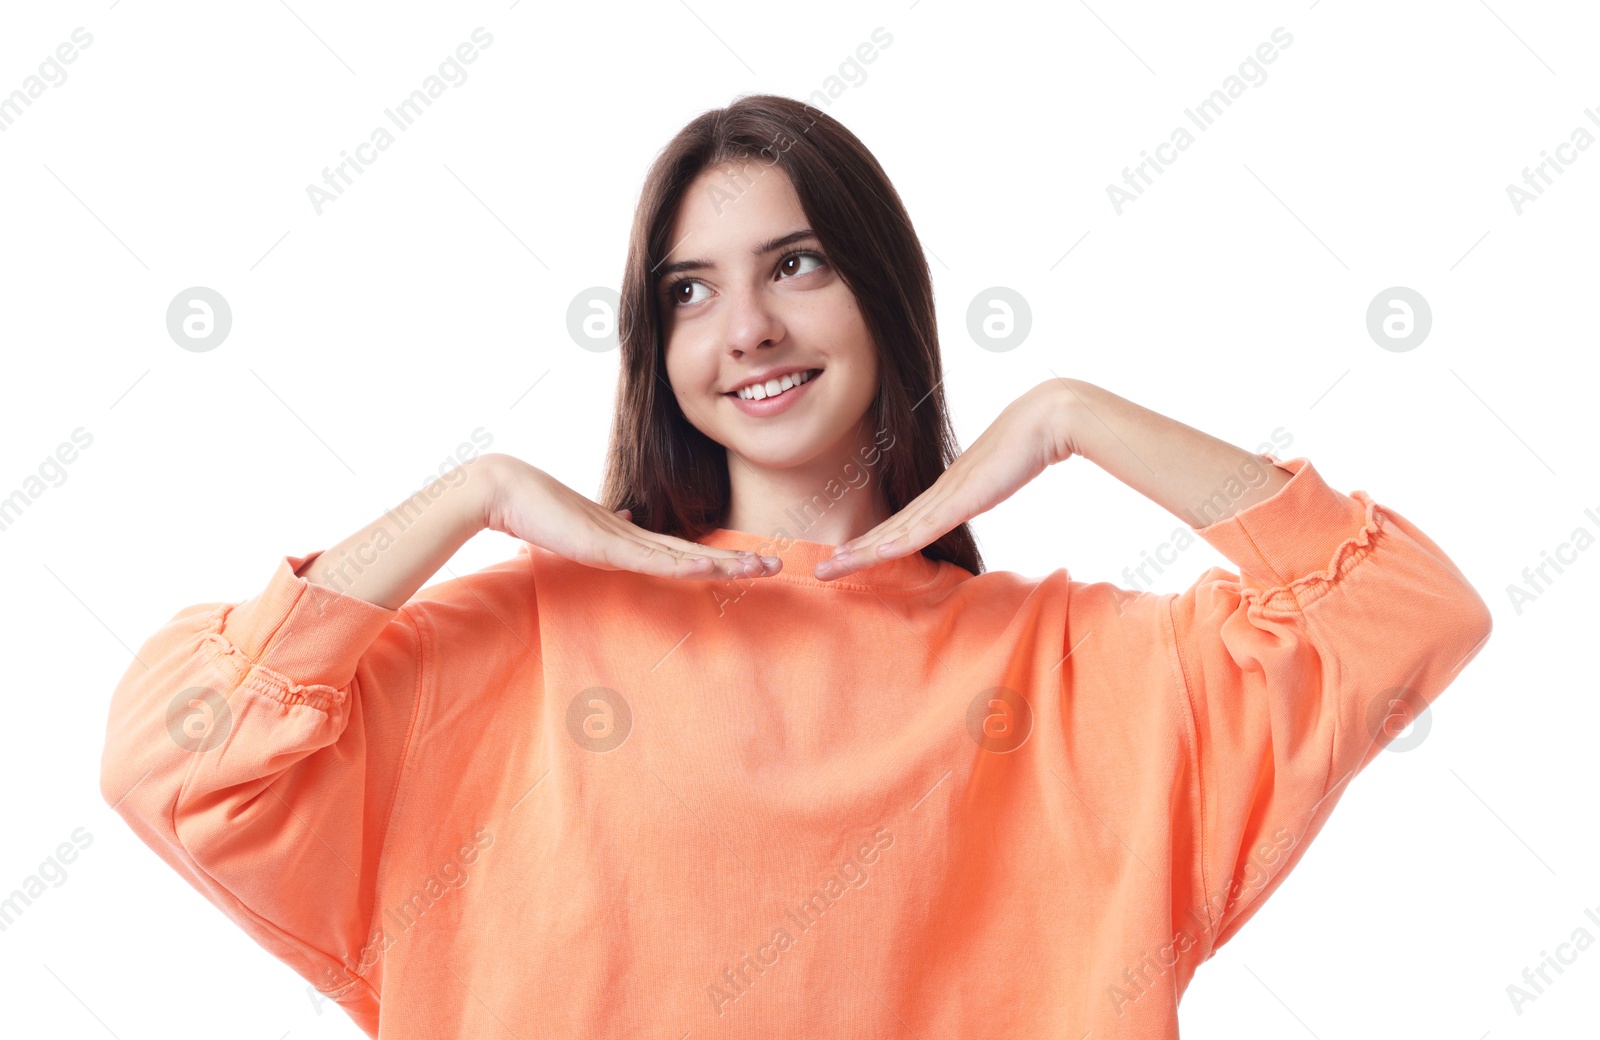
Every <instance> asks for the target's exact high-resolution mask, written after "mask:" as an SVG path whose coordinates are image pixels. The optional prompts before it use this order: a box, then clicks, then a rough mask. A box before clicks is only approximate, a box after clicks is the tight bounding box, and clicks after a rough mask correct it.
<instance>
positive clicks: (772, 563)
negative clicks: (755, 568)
mask: <svg viewBox="0 0 1600 1040" xmlns="http://www.w3.org/2000/svg"><path fill="white" fill-rule="evenodd" d="M761 562H762V563H765V564H766V565H767V566H768V567H776V566H777V565H778V564H779V563H781V562H782V561H781V560H779V559H778V558H777V557H776V556H763V557H761Z"/></svg>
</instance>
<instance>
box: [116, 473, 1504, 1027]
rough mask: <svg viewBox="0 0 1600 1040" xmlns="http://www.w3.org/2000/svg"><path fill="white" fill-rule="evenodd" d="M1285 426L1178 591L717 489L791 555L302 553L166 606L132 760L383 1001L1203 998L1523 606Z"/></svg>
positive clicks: (640, 1018)
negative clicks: (1207, 982) (756, 517)
mask: <svg viewBox="0 0 1600 1040" xmlns="http://www.w3.org/2000/svg"><path fill="white" fill-rule="evenodd" d="M1263 458H1266V459H1269V460H1270V461H1272V462H1273V463H1275V464H1277V465H1279V466H1281V467H1282V468H1283V469H1285V470H1287V471H1289V472H1290V473H1292V474H1294V476H1293V478H1292V479H1291V480H1290V481H1289V482H1288V483H1287V484H1286V485H1285V486H1284V487H1282V488H1280V489H1279V490H1278V491H1277V492H1276V493H1275V494H1274V495H1273V496H1272V497H1271V498H1269V499H1266V500H1264V501H1262V502H1258V503H1256V504H1254V505H1252V506H1250V507H1249V508H1247V509H1244V510H1243V511H1241V512H1239V513H1236V514H1235V515H1234V516H1232V517H1230V518H1228V519H1226V520H1223V521H1220V522H1218V523H1214V524H1211V525H1210V526H1208V527H1205V528H1201V529H1199V530H1198V532H1197V533H1198V534H1199V536H1200V537H1201V538H1203V539H1205V540H1206V541H1207V542H1209V543H1210V544H1211V545H1212V546H1214V547H1215V548H1216V549H1217V550H1218V551H1220V552H1221V553H1222V554H1223V555H1224V556H1226V557H1227V558H1228V559H1229V560H1230V561H1232V562H1233V563H1235V564H1236V565H1237V566H1238V573H1233V572H1230V571H1227V570H1224V569H1222V568H1219V567H1213V568H1210V569H1208V570H1206V571H1205V573H1203V574H1201V575H1200V576H1199V578H1198V579H1197V580H1196V581H1195V582H1194V584H1193V585H1192V586H1191V587H1190V588H1188V589H1187V590H1186V591H1184V592H1182V593H1181V594H1180V593H1163V594H1157V593H1150V592H1134V591H1130V590H1124V589H1119V588H1117V587H1116V586H1114V585H1111V584H1108V583H1104V582H1096V583H1084V582H1080V581H1076V580H1073V579H1072V578H1071V577H1070V575H1069V574H1068V572H1067V571H1066V570H1064V569H1059V570H1056V571H1054V572H1052V573H1051V574H1049V575H1048V576H1046V577H1044V578H1042V579H1040V578H1027V577H1023V576H1020V575H1018V574H1016V573H1013V572H1006V571H992V572H989V573H986V574H983V575H980V576H973V575H972V574H970V573H968V572H967V571H964V570H962V569H960V568H959V567H956V566H954V565H952V564H950V563H944V562H938V563H936V562H933V561H930V560H928V559H927V558H926V557H924V556H921V555H920V554H917V555H913V556H910V557H903V558H900V559H895V560H889V561H886V562H884V563H880V564H878V565H876V566H874V567H872V568H870V569H868V570H866V571H861V572H858V573H856V574H854V575H852V576H850V577H849V578H847V579H844V580H841V581H837V582H833V583H824V582H820V581H817V580H816V579H814V578H812V577H811V566H812V564H813V563H814V562H815V561H817V560H819V559H821V558H823V557H824V556H826V555H828V554H829V553H830V552H831V547H830V546H826V545H823V544H820V543H816V542H810V541H804V540H789V541H787V542H786V543H784V542H779V543H775V542H774V541H773V540H772V539H770V538H767V537H764V536H760V535H756V534H752V533H748V532H743V531H734V530H728V529H719V530H717V531H716V532H714V533H713V534H712V535H710V536H709V537H707V538H706V539H703V540H704V541H705V542H706V543H707V544H710V545H715V546H725V547H734V548H740V547H742V548H749V549H755V550H767V551H769V552H770V551H771V549H772V548H773V547H776V549H777V555H779V556H781V557H782V558H783V570H782V571H781V572H780V573H779V574H778V575H776V576H774V577H767V578H759V579H749V580H743V579H741V580H728V581H723V582H707V581H673V580H671V579H663V578H652V577H648V576H645V575H640V574H636V573H633V572H630V571H602V570H596V569H593V568H589V567H584V566H581V565H579V564H576V563H573V562H571V561H568V560H566V559H564V558H562V557H560V556H557V555H555V554H553V553H550V552H548V551H546V550H544V549H541V548H538V547H535V546H531V545H529V544H527V543H522V544H521V546H520V548H519V550H518V552H517V554H516V555H515V556H513V557H512V558H510V559H506V560H504V561H501V562H499V563H496V564H494V565H492V566H489V567H486V568H484V569H483V570H481V571H478V572H477V573H474V574H470V575H466V576H464V577H462V578H458V579H454V580H450V581H445V582H442V583H439V584H435V585H432V586H429V587H427V588H425V589H423V590H421V591H419V592H418V593H417V595H416V596H415V597H413V599H412V600H411V601H410V602H408V603H406V604H405V605H404V606H403V607H401V608H399V609H398V610H387V609H384V608H382V607H379V606H376V605H374V604H371V603H368V602H366V601H364V600H360V599H357V598H354V597H351V596H347V595H344V594H341V593H339V592H336V591H333V590H331V589H330V588H328V587H326V586H322V585H317V584H312V583H309V582H307V581H306V580H305V579H303V578H299V577H296V576H295V574H294V572H295V571H296V570H297V569H299V568H301V567H303V566H304V565H305V564H306V563H308V562H309V561H310V560H311V559H312V558H313V557H314V556H316V555H317V554H316V553H313V554H311V555H310V556H306V557H283V558H281V559H280V560H279V561H278V563H277V566H276V569H275V570H274V571H273V574H272V576H271V578H270V580H269V581H268V582H267V585H266V587H265V588H264V589H263V590H262V591H261V592H260V593H259V594H257V595H256V596H254V597H253V598H251V599H248V600H245V601H243V602H239V603H201V604H197V605H195V606H192V607H189V608H187V609H185V610H183V611H181V612H179V613H178V614H177V615H176V616H175V617H174V618H173V619H172V620H171V621H169V622H168V623H167V624H166V625H165V626H164V627H163V628H161V629H160V630H159V631H157V632H156V633H155V634H154V635H153V636H152V637H151V638H150V639H149V640H148V641H147V642H146V643H145V644H144V645H143V647H142V649H141V650H140V651H139V655H138V658H139V660H138V661H137V662H135V663H134V664H133V665H132V666H131V667H130V668H129V669H128V671H127V673H126V674H125V675H124V676H123V678H122V680H121V682H120V684H119V685H118V686H117V688H116V691H115V694H114V696H113V699H112V703H111V712H110V722H109V726H108V728H107V737H106V747H105V754H104V760H103V767H102V779H101V787H102V791H103V794H104V797H105V799H106V800H107V802H108V803H111V804H113V805H114V806H115V808H116V810H117V812H118V813H119V814H120V815H121V816H122V817H123V818H124V819H125V820H126V821H127V822H128V824H129V826H131V827H132V828H133V829H134V831H135V832H136V833H137V834H138V836H139V837H140V839H141V840H143V841H144V842H146V843H147V844H149V845H150V847H151V848H153V849H154V850H155V851H156V852H157V853H158V854H159V855H160V856H161V857H162V858H163V859H165V860H166V861H167V863H169V864H170V865H171V866H172V868H173V869H174V870H177V871H178V872H179V873H180V874H182V875H183V876H184V877H185V878H187V879H188V880H189V882H190V883H192V884H193V885H194V886H195V888H197V889H198V890H199V891H200V892H201V894H202V895H204V896H205V897H206V898H207V899H208V900H210V901H211V902H212V903H214V904H215V905H216V906H217V907H218V908H220V909H221V910H222V912H223V913H225V914H227V915H228V916H229V917H230V918H232V919H233V920H234V921H235V922H236V923H237V924H238V925H239V926H240V927H241V928H243V929H244V930H245V931H246V932H248V933H249V934H250V936H251V937H252V938H254V939H255V940H256V941H257V942H259V943H260V944H261V945H262V946H263V947H265V948H266V949H267V950H269V951H270V952H271V953H272V954H274V955H275V956H277V957H278V958H281V959H282V960H283V961H285V962H286V963H287V964H289V965H290V966H291V967H292V968H293V969H294V970H295V971H296V972H298V973H300V974H301V975H303V976H304V977H305V978H306V979H307V980H309V981H310V982H311V983H312V984H313V985H314V986H315V988H316V989H317V990H318V991H320V992H321V993H323V994H325V995H326V996H327V997H328V998H331V999H332V1000H334V1001H337V1002H338V1004H339V1005H340V1006H341V1007H343V1009H344V1010H345V1011H346V1012H348V1013H349V1015H350V1016H351V1017H352V1018H353V1019H354V1020H355V1021H356V1022H357V1023H358V1024H359V1025H360V1027H361V1028H362V1029H363V1030H365V1031H366V1032H367V1033H368V1034H369V1035H372V1036H377V1037H385V1038H393V1040H412V1038H415V1040H424V1038H426V1040H441V1038H473V1040H480V1038H494V1037H527V1038H532V1037H539V1036H561V1037H579V1036H581V1037H586V1038H602V1037H606V1038H609V1037H629V1038H640V1037H665V1038H672V1040H676V1038H681V1037H685V1036H691V1037H696V1038H711V1037H760V1038H762V1040H773V1038H784V1037H806V1038H815V1037H900V1036H912V1035H915V1036H920V1037H924V1038H928V1040H932V1038H935V1037H977V1036H1006V1037H1043V1036H1061V1037H1072V1038H1077V1037H1081V1036H1084V1035H1085V1034H1086V1033H1088V1032H1090V1031H1092V1033H1093V1036H1094V1037H1095V1038H1096V1040H1109V1038H1113V1037H1139V1038H1146V1040H1148V1038H1175V1037H1177V1035H1178V1031H1177V1006H1178V1000H1179V997H1180V996H1181V995H1182V993H1183V992H1184V989H1185V988H1186V987H1187V986H1188V984H1189V981H1190V979H1191V978H1192V976H1193V974H1194V971H1195V969H1196V968H1197V967H1198V966H1199V965H1200V964H1201V963H1202V962H1203V961H1205V960H1206V959H1207V958H1208V957H1210V956H1211V955H1212V954H1213V953H1214V952H1215V951H1216V950H1217V948H1218V947H1219V946H1221V945H1222V944H1223V943H1224V942H1226V941H1227V940H1228V939H1229V938H1230V937H1231V936H1232V935H1233V934H1234V933H1235V932H1237V931H1238V929H1239V928H1240V927H1241V926H1242V925H1243V924H1244V923H1245V922H1246V921H1248V920H1249V919H1250V917H1251V916H1252V915H1253V914H1254V913H1255V912H1256V911H1257V910H1258V909H1260V907H1261V905H1262V902H1263V901H1264V900H1265V899H1266V897H1267V896H1268V895H1270V894H1271V893H1272V892H1273V891H1274V890H1275V889H1276V888H1277V886H1278V885H1279V884H1280V883H1281V882H1282V880H1283V878H1284V876H1285V874H1286V873H1287V872H1288V871H1289V870H1290V869H1291V868H1292V867H1293V866H1294V865H1295V863H1296V862H1297V861H1298V860H1299V859H1300V857H1301V855H1303V854H1304V852H1305V850H1306V847H1307V845H1308V844H1309V843H1310V842H1311V840H1312V839H1313V838H1314V837H1315V836H1316V834H1317V833H1318V831H1319V830H1320V828H1321V827H1322V825H1323V824H1324V822H1325V821H1326V820H1327V818H1328V814H1329V813H1330V812H1331V811H1332V809H1333V806H1334V804H1335V802H1336V801H1337V800H1338V798H1339V797H1340V795H1341V794H1342V793H1343V791H1344V785H1345V784H1346V783H1347V782H1348V781H1349V780H1350V778H1351V777H1352V776H1353V775H1354V774H1355V773H1356V772H1358V771H1360V770H1361V769H1362V768H1363V767H1364V766H1365V765H1366V764H1367V763H1368V762H1370V761H1371V760H1372V759H1373V757H1374V756H1375V755H1376V754H1377V753H1378V752H1379V751H1380V750H1381V749H1382V747H1383V746H1385V745H1386V744H1387V743H1388V742H1389V741H1390V740H1392V739H1393V736H1394V735H1395V734H1397V733H1398V732H1399V731H1400V729H1401V728H1403V726H1404V725H1405V721H1404V720H1405V719H1409V718H1411V717H1414V716H1415V714H1416V712H1418V711H1420V710H1421V709H1422V708H1423V706H1424V705H1425V704H1427V703H1431V702H1432V701H1433V700H1434V698H1435V697H1437V696H1438V694H1439V693H1440V692H1442V691H1443V690H1444V688H1445V687H1446V686H1447V685H1448V684H1449V683H1450V681H1451V680H1452V679H1453V678H1454V677H1455V675H1456V673H1457V671H1458V670H1459V669H1460V668H1461V667H1462V666H1463V665H1464V664H1465V663H1466V662H1467V661H1468V660H1470V659H1471V658H1472V657H1473V656H1474V655H1475V654H1476V653H1477V651H1478V650H1479V649H1480V648H1481V647H1482V646H1483V644H1484V642H1485V641H1486V640H1487V638H1488V636H1489V632H1490V628H1491V621H1490V615H1489V611H1488V609H1487V607H1486V606H1485V604H1484V602H1483V600H1482V599H1481V598H1480V597H1479V596H1478V594H1477V593H1476V592H1475V591H1474V589H1473V588H1472V586H1471V585H1470V584H1468V582H1467V581H1466V579H1465V578H1464V577H1463V576H1462V574H1461V572H1460V571H1459V570H1458V569H1457V568H1456V566H1455V565H1454V564H1453V563H1452V562H1451V560H1450V559H1449V558H1448V557H1447V556H1446V555H1445V554H1444V552H1443V551H1441V550H1440V549H1439V547H1438V546H1437V545H1435V544H1434V543H1433V542H1432V541H1431V540H1429V538H1428V537H1427V536H1426V535H1424V534H1423V533H1422V532H1421V531H1419V530H1418V529H1417V528H1415V527H1413V526H1412V525H1411V524H1410V523H1408V522H1407V521H1406V520H1405V519H1404V518H1402V517H1401V516H1400V514H1398V513H1396V512H1394V511H1393V510H1391V509H1388V508H1387V507H1380V506H1378V505H1376V504H1375V503H1374V502H1373V501H1372V499H1371V498H1370V497H1369V496H1368V495H1367V494H1366V493H1365V492H1362V491H1356V492H1355V493H1354V497H1349V496H1346V495H1344V494H1342V493H1340V492H1337V491H1334V490H1332V489H1331V488H1330V487H1329V486H1328V485H1327V484H1326V483H1325V482H1324V481H1323V479H1322V478H1321V477H1320V476H1319V475H1318V473H1317V471H1316V470H1315V469H1314V468H1313V467H1312V466H1311V464H1310V463H1309V461H1308V460H1306V459H1303V458H1300V459H1293V460H1290V461H1288V462H1283V461H1280V460H1279V459H1277V458H1275V457H1273V456H1270V455H1267V456H1263ZM1395 715H1398V716H1400V718H1399V719H1398V720H1397V719H1396V718H1394V717H1392V716H1395ZM1386 720H1388V725H1387V727H1386V726H1385V721H1386Z"/></svg>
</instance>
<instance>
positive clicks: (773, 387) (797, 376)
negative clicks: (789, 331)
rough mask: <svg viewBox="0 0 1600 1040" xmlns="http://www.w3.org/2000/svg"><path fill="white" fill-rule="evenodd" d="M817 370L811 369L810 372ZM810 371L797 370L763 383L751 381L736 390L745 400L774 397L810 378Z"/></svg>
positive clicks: (760, 399)
mask: <svg viewBox="0 0 1600 1040" xmlns="http://www.w3.org/2000/svg"><path fill="white" fill-rule="evenodd" d="M815 371H819V370H818V369H813V370H812V372H815ZM812 372H797V373H794V374H793V375H786V376H780V377H779V378H777V379H769V380H767V381H766V382H765V383H751V384H750V385H749V386H747V387H744V388H742V389H740V390H739V391H737V393H738V395H739V396H740V397H742V398H743V399H744V400H746V401H762V400H765V399H766V398H768V397H776V396H778V395H779V394H781V393H783V392H784V391H785V390H787V389H789V388H790V387H793V386H799V385H800V384H801V383H806V382H809V381H810V380H811V376H812Z"/></svg>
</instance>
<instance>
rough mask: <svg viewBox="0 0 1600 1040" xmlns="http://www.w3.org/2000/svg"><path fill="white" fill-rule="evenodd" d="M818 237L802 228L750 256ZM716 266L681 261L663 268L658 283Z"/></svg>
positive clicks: (757, 247) (774, 240)
mask: <svg viewBox="0 0 1600 1040" xmlns="http://www.w3.org/2000/svg"><path fill="white" fill-rule="evenodd" d="M816 237H817V235H816V232H814V231H812V230H811V229H810V228H801V229H800V230H799V231H791V232H789V233H788V234H787V235H782V236H780V237H778V238H773V239H769V240H767V241H765V242H763V243H761V244H760V245H758V246H756V247H755V248H754V249H752V250H750V255H751V256H754V257H762V256H766V255H767V254H768V253H772V252H776V251H777V250H779V249H782V248H783V247H784V246H787V245H793V244H794V243H796V242H799V241H802V240H804V239H807V238H816ZM716 266H717V265H716V264H714V263H712V262H711V261H709V260H679V261H678V262H676V263H672V264H667V265H666V266H665V267H663V268H661V272H660V274H659V275H658V276H657V279H656V281H657V284H660V283H661V282H663V281H665V280H666V279H667V278H668V277H669V276H671V275H674V274H677V273H678V272H680V271H701V270H705V269H706V268H708V267H716Z"/></svg>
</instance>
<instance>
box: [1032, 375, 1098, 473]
mask: <svg viewBox="0 0 1600 1040" xmlns="http://www.w3.org/2000/svg"><path fill="white" fill-rule="evenodd" d="M1035 389H1036V390H1037V391H1038V392H1039V393H1040V394H1041V398H1042V400H1043V401H1044V404H1043V407H1042V411H1041V416H1042V423H1043V434H1042V436H1043V437H1044V439H1045V443H1046V445H1047V446H1048V448H1047V450H1048V451H1049V456H1048V457H1049V464H1050V465H1052V466H1053V465H1055V464H1056V463H1058V462H1063V461H1065V460H1067V459H1070V458H1072V456H1074V455H1081V454H1083V452H1082V448H1081V442H1080V441H1079V438H1078V434H1079V432H1080V431H1081V430H1082V429H1083V427H1082V425H1081V419H1082V417H1083V416H1084V414H1085V413H1086V411H1087V406H1086V405H1085V403H1084V399H1085V397H1086V396H1087V391H1089V390H1092V389H1093V388H1092V387H1091V386H1090V384H1088V383H1085V382H1083V381H1082V380H1080V379H1067V378H1065V377H1061V376H1057V377H1055V378H1053V379H1048V380H1046V381H1045V382H1043V383H1040V384H1039V386H1038V387H1036V388H1035Z"/></svg>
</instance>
